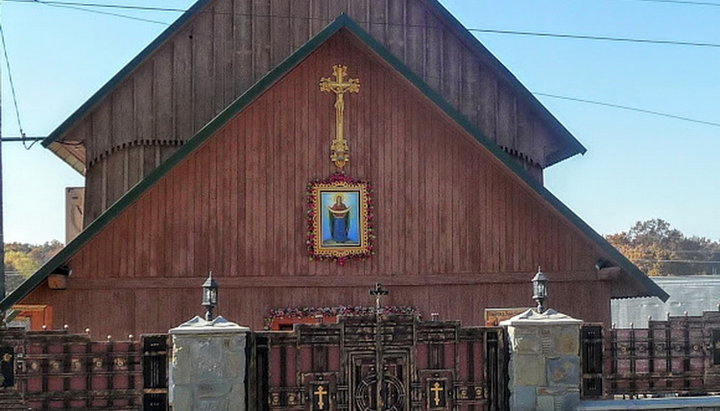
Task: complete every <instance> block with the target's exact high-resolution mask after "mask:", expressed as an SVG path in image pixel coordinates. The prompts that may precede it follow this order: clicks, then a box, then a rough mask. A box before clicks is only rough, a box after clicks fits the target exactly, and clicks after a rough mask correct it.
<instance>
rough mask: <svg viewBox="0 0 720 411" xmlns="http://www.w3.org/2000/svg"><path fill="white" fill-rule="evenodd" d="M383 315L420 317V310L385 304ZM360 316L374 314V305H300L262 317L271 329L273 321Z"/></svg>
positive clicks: (273, 310) (273, 311) (274, 311)
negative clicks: (299, 306) (300, 306)
mask: <svg viewBox="0 0 720 411" xmlns="http://www.w3.org/2000/svg"><path fill="white" fill-rule="evenodd" d="M382 314H384V315H414V316H417V317H418V318H420V317H421V316H420V312H419V311H418V310H417V309H415V308H414V307H406V306H395V305H386V306H384V307H382ZM341 315H343V316H349V317H361V316H371V315H375V307H365V306H354V307H346V306H343V305H341V306H337V307H302V308H290V307H287V308H273V309H271V310H270V311H269V312H268V315H267V317H265V319H264V325H265V329H266V330H270V329H272V324H273V322H274V321H278V320H303V319H314V318H317V317H322V318H328V317H338V316H341Z"/></svg>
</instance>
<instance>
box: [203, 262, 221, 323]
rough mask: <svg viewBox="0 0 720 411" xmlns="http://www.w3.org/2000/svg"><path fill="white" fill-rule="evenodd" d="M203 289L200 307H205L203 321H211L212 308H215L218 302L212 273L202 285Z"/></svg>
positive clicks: (216, 285)
mask: <svg viewBox="0 0 720 411" xmlns="http://www.w3.org/2000/svg"><path fill="white" fill-rule="evenodd" d="M202 288H203V300H202V306H203V307H205V310H206V313H205V320H206V321H212V319H213V308H215V307H216V306H217V302H218V284H217V282H216V281H215V280H214V279H213V277H212V271H210V275H209V276H208V278H207V280H205V282H204V283H203V285H202Z"/></svg>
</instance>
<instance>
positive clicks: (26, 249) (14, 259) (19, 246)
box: [5, 240, 63, 277]
mask: <svg viewBox="0 0 720 411" xmlns="http://www.w3.org/2000/svg"><path fill="white" fill-rule="evenodd" d="M62 247H63V244H62V243H61V242H59V241H57V240H52V241H48V242H46V243H44V244H39V245H35V244H28V243H8V244H5V271H17V272H18V273H20V274H22V275H23V276H25V277H28V276H30V275H32V274H33V273H34V272H35V271H37V269H38V268H40V267H41V266H42V265H43V264H45V263H46V262H47V261H48V260H49V259H50V258H52V257H53V256H54V255H55V254H56V253H57V252H58V251H60V250H61V249H62Z"/></svg>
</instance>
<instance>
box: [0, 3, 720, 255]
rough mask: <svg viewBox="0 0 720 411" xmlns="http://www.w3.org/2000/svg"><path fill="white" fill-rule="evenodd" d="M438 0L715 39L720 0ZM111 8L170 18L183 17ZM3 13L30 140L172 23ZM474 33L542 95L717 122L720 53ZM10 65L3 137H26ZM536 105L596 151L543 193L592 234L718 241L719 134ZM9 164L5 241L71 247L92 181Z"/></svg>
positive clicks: (6, 149)
mask: <svg viewBox="0 0 720 411" xmlns="http://www.w3.org/2000/svg"><path fill="white" fill-rule="evenodd" d="M68 1H69V0H68ZM81 1H82V0H81ZM88 2H89V1H88ZM94 2H96V3H106V4H136V5H139V4H141V5H143V6H160V7H173V8H176V7H179V8H186V7H187V6H188V5H189V4H191V3H192V1H190V0H138V1H136V2H131V1H129V0H115V1H107V0H102V1H101V0H95V1H94ZM441 2H442V3H443V4H444V5H445V6H446V7H447V8H448V9H449V10H450V11H451V12H452V13H453V14H454V15H455V16H457V17H458V19H459V20H460V21H461V22H462V23H463V24H465V25H466V27H470V28H480V29H500V30H516V31H531V32H549V33H567V34H586V35H598V36H610V37H633V38H650V39H664V40H681V41H693V42H705V43H720V1H718V7H713V6H700V5H691V4H680V3H672V2H663V1H657V0H655V1H650V0H582V1H578V0H536V1H524V0H492V1H478V0H442V1H441ZM705 2H706V3H708V2H711V1H708V0H705ZM104 10H106V11H108V10H107V9H104ZM109 11H112V12H116V13H124V14H132V15H135V16H138V17H142V18H146V19H153V20H159V21H164V22H171V21H173V20H174V19H175V18H177V16H178V14H176V13H162V12H132V11H127V10H109ZM0 12H1V13H2V15H1V17H0V18H1V22H2V26H3V30H4V33H5V40H6V42H7V51H8V53H9V58H10V63H11V65H12V67H11V68H12V73H13V75H14V80H15V87H16V91H17V95H18V104H19V106H20V114H21V120H22V124H23V127H24V129H25V132H26V134H27V135H28V136H46V135H47V134H48V133H50V132H51V131H52V130H53V129H55V127H57V126H58V125H59V124H60V123H61V122H62V121H63V120H64V119H65V118H67V117H68V116H69V115H70V114H71V113H72V112H73V111H74V110H75V109H77V108H78V107H79V106H80V105H81V104H82V103H83V102H84V101H85V100H87V98H89V97H90V96H91V95H92V93H94V92H95V91H96V90H97V89H98V88H100V87H101V86H102V85H103V84H104V83H105V82H106V81H107V80H109V79H110V78H111V77H112V76H113V75H114V74H115V73H116V72H117V71H118V70H120V69H121V68H122V67H123V66H124V65H125V64H126V63H127V62H128V61H129V60H130V59H131V58H132V57H134V56H135V55H136V54H137V53H139V52H140V51H141V50H142V49H143V48H144V47H145V46H146V45H147V44H148V43H149V42H150V41H152V40H153V39H154V38H155V37H156V36H157V35H158V34H159V33H160V32H161V31H162V30H163V29H164V28H165V27H166V26H165V25H161V24H154V23H148V22H140V21H133V20H127V19H123V18H118V17H113V16H104V15H98V14H91V13H88V12H83V11H79V10H75V9H69V8H60V7H51V6H48V5H42V4H27V3H25V4H23V3H16V2H9V1H7V0H5V1H1V0H0ZM475 35H476V36H477V37H478V38H479V39H480V41H481V42H482V43H483V44H484V45H485V46H486V47H487V48H488V49H489V50H490V51H491V52H492V53H493V54H495V56H496V57H498V59H500V61H502V62H503V63H504V64H505V65H506V66H507V67H508V68H509V69H510V71H512V72H513V73H514V74H515V76H516V77H517V78H518V79H519V80H520V81H521V82H522V83H523V84H525V86H526V87H527V88H528V89H530V90H531V91H533V92H540V93H548V94H556V95H563V96H568V97H575V98H581V99H589V100H596V101H601V102H606V103H612V104H619V105H626V106H633V107H638V108H642V109H646V110H653V111H660V112H665V113H670V114H674V115H678V116H684V117H690V118H695V119H699V120H705V121H709V122H715V123H718V122H720V104H719V103H718V101H719V100H720V47H686V46H671V45H654V44H632V43H616V42H600V41H589V40H572V39H560V38H543V37H532V36H517V35H501V34H489V33H475ZM4 63H5V62H4V60H3V65H2V69H1V70H2V123H3V124H2V133H3V136H18V135H19V131H18V127H17V123H16V120H15V111H14V109H13V107H12V100H11V94H10V88H9V84H8V80H7V70H6V68H5V65H4ZM538 98H539V99H540V101H542V102H543V104H545V106H546V107H547V108H548V109H549V110H550V111H551V112H552V113H553V114H554V115H555V116H556V117H557V118H558V119H559V120H560V121H561V122H562V123H563V124H564V125H565V126H566V127H567V128H568V129H569V130H570V131H571V132H572V133H573V134H574V135H575V136H576V137H577V138H578V139H579V140H580V141H581V142H582V143H583V144H584V145H585V146H586V147H587V148H588V153H587V154H586V155H584V156H575V157H573V158H571V159H569V160H566V161H564V162H562V163H560V164H557V165H555V166H552V167H550V168H549V169H547V170H546V174H545V178H546V186H547V187H548V188H549V189H550V190H551V191H552V192H553V193H554V194H555V195H556V196H558V197H559V198H560V199H561V200H562V201H563V202H565V204H567V205H568V206H569V207H570V208H571V209H573V210H574V211H575V212H576V213H577V214H578V215H579V216H580V217H582V218H583V219H585V221H586V222H588V223H589V224H590V225H591V226H592V227H594V228H595V230H597V231H598V232H599V233H601V234H609V233H614V232H619V231H623V230H627V229H628V228H629V227H630V226H631V225H632V224H633V223H634V222H635V221H638V220H645V219H650V218H663V219H665V220H667V221H669V222H670V223H671V224H672V225H673V226H675V227H676V228H678V229H680V230H681V231H683V232H684V233H686V234H688V235H699V236H705V237H709V238H711V239H714V240H720V161H719V158H720V127H717V126H710V125H701V124H695V123H691V122H685V121H679V120H674V119H669V118H663V117H658V116H653V115H648V114H642V113H636V112H630V111H623V110H618V109H613V108H608V107H601V106H594V105H587V104H582V103H578V102H571V101H565V100H558V99H554V98H549V97H543V96H539V97H538ZM3 163H4V164H3V173H4V207H5V219H4V222H5V239H6V241H8V242H9V241H22V242H33V243H40V242H44V241H48V240H51V239H59V240H61V241H62V240H63V239H64V219H65V216H64V189H65V187H66V186H81V185H83V178H82V176H80V175H79V174H78V173H77V172H75V171H74V170H72V169H71V168H70V167H69V166H67V165H66V164H65V163H64V162H63V161H62V160H60V159H59V158H57V157H56V156H55V155H53V154H52V153H51V152H49V151H48V150H46V149H43V148H42V147H41V146H40V144H37V145H36V146H35V147H33V148H32V149H31V150H25V149H24V148H23V147H22V145H21V144H18V143H4V144H3Z"/></svg>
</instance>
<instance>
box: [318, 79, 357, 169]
mask: <svg viewBox="0 0 720 411" xmlns="http://www.w3.org/2000/svg"><path fill="white" fill-rule="evenodd" d="M333 76H335V79H331V78H328V77H323V78H321V79H320V91H327V92H332V93H335V139H334V140H333V141H332V144H331V145H330V160H331V161H332V162H333V163H334V164H335V165H336V166H337V167H339V168H343V167H344V166H345V164H347V163H348V162H349V161H350V148H349V147H348V143H347V140H345V136H344V132H343V127H344V124H343V116H344V114H345V100H344V95H345V93H357V92H359V91H360V79H352V78H349V79H347V80H345V76H347V66H341V65H335V66H333Z"/></svg>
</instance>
